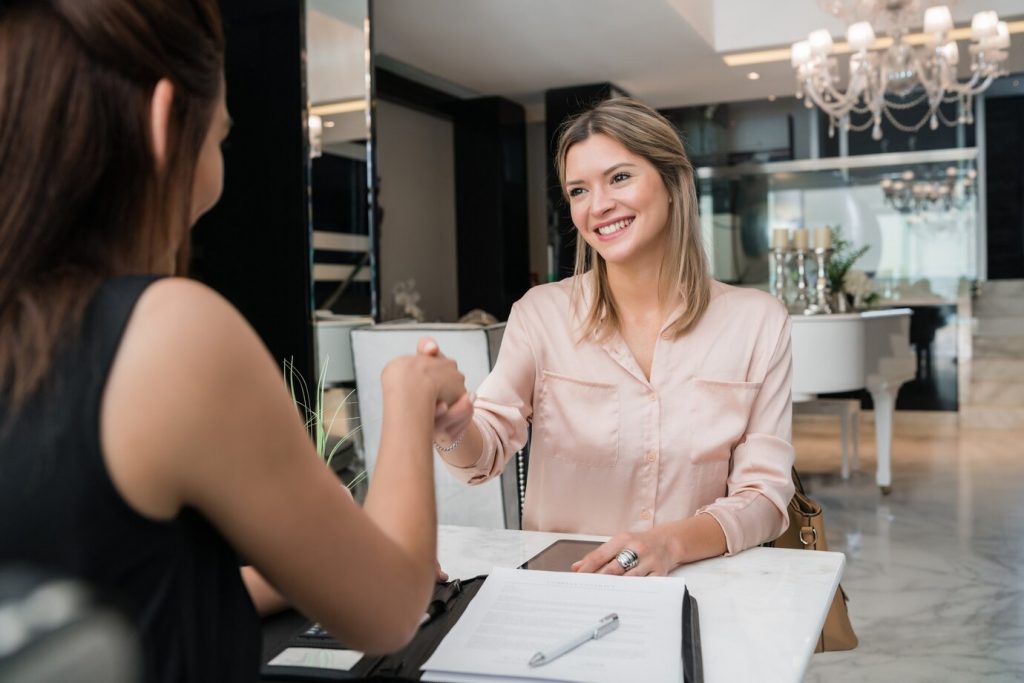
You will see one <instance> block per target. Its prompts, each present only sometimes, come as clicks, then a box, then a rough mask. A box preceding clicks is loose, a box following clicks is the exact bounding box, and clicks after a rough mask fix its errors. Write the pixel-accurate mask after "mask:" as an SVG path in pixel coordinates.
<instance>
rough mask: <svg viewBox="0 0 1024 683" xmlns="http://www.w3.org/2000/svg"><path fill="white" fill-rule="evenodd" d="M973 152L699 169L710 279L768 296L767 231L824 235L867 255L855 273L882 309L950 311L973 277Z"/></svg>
mask: <svg viewBox="0 0 1024 683" xmlns="http://www.w3.org/2000/svg"><path fill="white" fill-rule="evenodd" d="M976 164H977V150H975V149H973V148H970V149H953V150H939V151H929V152H917V153H901V154H879V155H871V156H859V157H843V158H830V159H815V160H805V161H794V162H778V163H766V164H746V165H740V166H733V167H725V168H702V169H698V189H699V193H700V204H701V206H700V208H701V222H702V224H701V228H702V233H703V236H704V240H705V243H706V244H707V246H708V249H709V256H710V258H711V263H712V268H713V272H714V274H715V277H716V278H717V279H720V280H723V281H726V282H733V283H738V284H745V285H755V286H760V285H763V286H765V287H767V286H768V283H769V279H770V272H769V270H770V268H769V258H768V252H769V249H770V247H771V243H772V235H773V231H775V230H778V229H785V230H787V231H789V234H790V238H791V239H792V238H793V236H794V235H795V231H796V230H797V229H799V228H805V229H808V233H809V234H810V241H811V243H812V244H811V246H813V241H814V233H815V228H822V227H826V226H828V227H831V228H834V229H837V230H839V232H840V234H841V235H842V237H843V238H844V239H846V240H848V241H849V242H850V243H851V247H852V248H854V249H856V248H858V247H860V246H862V245H867V246H868V250H867V252H866V253H865V254H864V255H863V256H862V257H861V258H860V259H859V260H858V261H857V262H856V263H855V265H854V266H853V267H854V268H856V269H859V270H863V271H865V272H866V273H867V274H868V275H869V276H870V277H872V278H873V279H874V286H875V291H876V292H878V294H879V296H880V297H881V298H882V299H883V300H886V299H888V300H906V301H910V300H915V301H927V300H935V301H940V300H944V301H952V300H955V298H956V295H957V292H958V289H959V286H960V282H961V280H963V279H967V280H971V279H975V278H976V277H977V273H978V258H979V255H978V239H979V236H978V230H979V225H981V224H982V223H981V221H980V220H979V215H980V211H981V203H980V201H979V196H980V194H981V193H980V192H979V184H980V181H981V179H980V177H979V174H978V171H977V166H976Z"/></svg>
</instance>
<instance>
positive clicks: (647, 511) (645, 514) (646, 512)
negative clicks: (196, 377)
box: [640, 508, 651, 520]
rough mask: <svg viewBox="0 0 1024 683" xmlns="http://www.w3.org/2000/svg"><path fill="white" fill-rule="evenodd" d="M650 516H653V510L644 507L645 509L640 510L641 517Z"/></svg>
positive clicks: (646, 518) (644, 518) (646, 517)
mask: <svg viewBox="0 0 1024 683" xmlns="http://www.w3.org/2000/svg"><path fill="white" fill-rule="evenodd" d="M650 518H651V511H650V510H648V509H647V508H644V509H643V510H641V511H640V519H643V520H648V519H650Z"/></svg>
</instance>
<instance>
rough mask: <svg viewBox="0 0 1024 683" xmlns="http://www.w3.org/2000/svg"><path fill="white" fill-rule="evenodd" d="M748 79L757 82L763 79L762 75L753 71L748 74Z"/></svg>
mask: <svg viewBox="0 0 1024 683" xmlns="http://www.w3.org/2000/svg"><path fill="white" fill-rule="evenodd" d="M747 78H749V79H750V80H752V81H756V80H757V79H759V78H761V74H759V73H757V72H756V71H751V72H750V73H748V74H747Z"/></svg>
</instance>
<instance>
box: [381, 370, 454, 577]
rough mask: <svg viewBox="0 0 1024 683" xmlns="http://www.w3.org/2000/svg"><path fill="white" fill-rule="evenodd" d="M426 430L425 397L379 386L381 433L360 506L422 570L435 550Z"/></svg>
mask: <svg viewBox="0 0 1024 683" xmlns="http://www.w3.org/2000/svg"><path fill="white" fill-rule="evenodd" d="M432 429H433V413H432V402H431V401H430V400H420V401H418V400H415V398H414V397H411V396H410V395H409V393H408V388H395V389H393V390H390V391H389V390H386V391H385V399H384V423H383V429H382V434H383V435H382V437H381V443H380V449H379V451H378V457H377V465H376V468H375V469H374V473H373V477H372V480H371V483H370V489H369V492H368V493H367V497H366V503H365V505H364V506H363V508H364V510H365V511H366V513H367V514H368V515H369V516H370V517H371V519H373V521H374V522H375V523H376V524H377V526H378V527H379V528H380V529H381V531H383V532H384V534H386V535H387V536H388V537H390V538H391V539H392V540H393V541H394V542H395V543H396V544H397V545H398V546H399V547H400V548H401V549H402V550H403V551H405V552H406V554H408V556H409V557H410V558H411V559H412V560H413V561H414V562H415V563H416V564H417V565H420V564H422V565H423V566H425V567H427V568H428V569H429V568H432V567H433V561H434V558H435V556H436V550H437V548H436V535H437V513H436V506H435V502H434V468H433V459H432V454H431V451H430V440H431V432H432ZM431 572H432V569H431Z"/></svg>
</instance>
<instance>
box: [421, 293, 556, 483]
mask: <svg viewBox="0 0 1024 683" xmlns="http://www.w3.org/2000/svg"><path fill="white" fill-rule="evenodd" d="M536 368H537V363H536V359H535V356H534V353H533V350H532V348H531V346H530V341H529V337H528V333H527V329H526V324H525V321H524V320H523V313H522V312H521V311H520V310H519V309H517V306H513V307H512V311H511V313H510V314H509V318H508V323H507V324H506V325H505V333H504V335H503V336H502V340H501V348H500V350H499V351H498V359H497V361H496V362H495V364H494V369H493V370H491V373H490V374H489V375H488V376H487V378H486V379H484V381H483V383H482V384H481V385H480V386H479V387H478V388H477V391H476V401H475V402H474V403H473V422H474V423H475V424H476V427H477V429H479V430H480V436H481V440H482V441H483V447H482V448H481V452H480V457H479V458H478V459H477V461H476V462H475V463H473V464H472V465H470V466H469V467H459V466H457V465H453V464H452V463H451V462H448V461H447V460H446V459H445V457H444V456H445V454H444V453H440V455H441V458H442V460H444V463H445V465H446V466H447V467H448V470H449V472H451V473H452V475H453V476H454V477H455V478H456V479H459V480H460V481H464V482H466V483H468V484H481V483H483V482H485V481H487V480H488V479H492V478H493V477H496V476H497V475H499V474H501V471H502V470H503V469H504V468H505V464H506V463H507V462H508V461H509V459H510V458H512V456H513V455H515V453H516V452H517V451H519V449H521V448H522V447H523V446H524V445H525V444H526V440H527V438H528V429H529V420H530V417H531V415H532V413H533V390H534V384H535V381H536V376H537V370H536Z"/></svg>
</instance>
